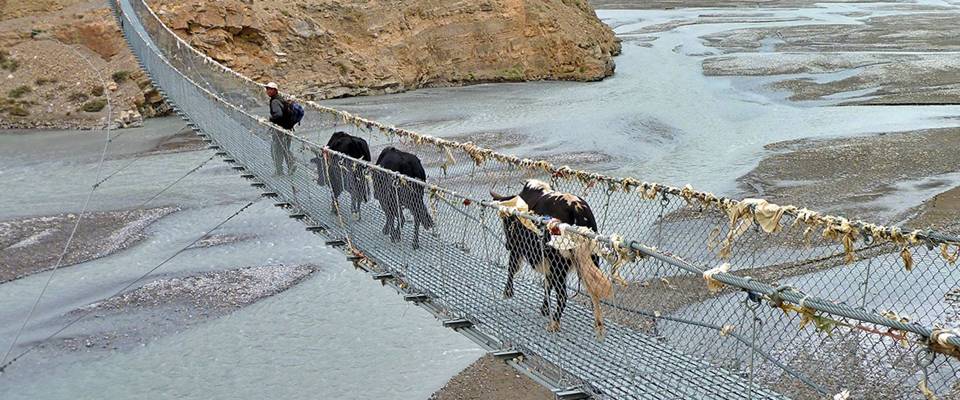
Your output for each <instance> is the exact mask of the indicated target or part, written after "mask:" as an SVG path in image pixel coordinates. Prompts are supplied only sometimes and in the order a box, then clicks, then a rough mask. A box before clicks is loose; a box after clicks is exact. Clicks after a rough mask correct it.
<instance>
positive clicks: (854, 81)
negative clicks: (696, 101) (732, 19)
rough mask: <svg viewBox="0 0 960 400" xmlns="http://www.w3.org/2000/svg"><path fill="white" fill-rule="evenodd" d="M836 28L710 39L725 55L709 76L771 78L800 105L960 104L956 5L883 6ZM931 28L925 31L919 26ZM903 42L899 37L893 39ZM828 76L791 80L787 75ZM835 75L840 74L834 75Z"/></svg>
mask: <svg viewBox="0 0 960 400" xmlns="http://www.w3.org/2000/svg"><path fill="white" fill-rule="evenodd" d="M875 10H876V11H877V12H881V13H882V12H903V13H897V14H895V15H880V16H868V15H859V14H847V15H846V16H847V17H849V19H848V20H846V21H844V23H836V24H829V23H827V24H824V23H818V24H809V25H798V26H784V27H755V28H744V29H735V30H728V31H723V32H720V33H716V34H713V35H708V36H705V37H704V38H703V39H704V40H705V41H706V43H707V44H708V45H709V46H710V47H713V48H717V49H719V50H720V51H722V52H723V53H729V54H728V55H722V56H717V57H712V58H707V59H705V60H704V62H703V68H704V73H705V74H706V75H708V76H769V77H771V79H774V81H773V82H771V83H769V84H768V85H767V86H768V88H770V89H774V90H783V91H787V92H789V93H790V96H789V99H790V100H794V101H811V100H812V101H831V102H835V104H840V105H854V104H861V105H909V104H957V103H960V84H957V82H958V79H960V65H957V63H956V52H957V51H960V34H958V32H957V30H956V29H953V27H954V26H956V25H957V24H958V23H960V13H958V12H957V10H956V9H955V8H951V7H945V6H930V5H910V4H902V5H878V6H876V7H875ZM917 26H923V27H924V29H916V27H917ZM891 38H895V40H891ZM802 73H808V74H827V75H822V76H819V77H818V76H800V77H783V78H779V79H778V77H777V75H783V74H802ZM830 74H833V76H831V75H830Z"/></svg>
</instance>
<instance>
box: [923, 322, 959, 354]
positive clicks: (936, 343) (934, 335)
mask: <svg viewBox="0 0 960 400" xmlns="http://www.w3.org/2000/svg"><path fill="white" fill-rule="evenodd" d="M955 338H960V328H951V329H946V328H934V329H933V331H932V332H931V333H930V341H929V345H930V349H931V350H933V351H935V352H937V353H941V354H946V355H949V356H952V357H958V358H960V349H958V348H957V347H956V346H954V345H953V344H951V343H950V339H955Z"/></svg>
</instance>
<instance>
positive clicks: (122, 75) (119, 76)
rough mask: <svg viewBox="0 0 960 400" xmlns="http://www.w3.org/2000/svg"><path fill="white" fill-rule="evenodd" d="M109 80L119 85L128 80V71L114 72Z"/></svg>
mask: <svg viewBox="0 0 960 400" xmlns="http://www.w3.org/2000/svg"><path fill="white" fill-rule="evenodd" d="M111 78H113V81H114V82H116V83H117V84H121V83H123V82H126V81H127V79H129V78H130V71H117V72H114V73H113V75H112V76H111Z"/></svg>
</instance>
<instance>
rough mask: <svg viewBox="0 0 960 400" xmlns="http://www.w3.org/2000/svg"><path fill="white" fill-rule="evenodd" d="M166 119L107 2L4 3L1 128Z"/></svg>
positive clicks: (0, 2) (0, 5)
mask: <svg viewBox="0 0 960 400" xmlns="http://www.w3.org/2000/svg"><path fill="white" fill-rule="evenodd" d="M107 99H109V100H110V103H111V104H112V107H107ZM108 110H109V111H112V113H108ZM166 111H167V107H166V105H164V104H163V99H162V97H161V96H160V94H159V93H158V92H157V91H156V90H155V89H154V88H153V86H152V85H151V83H150V79H149V78H147V76H146V74H144V73H143V72H142V71H140V69H139V66H138V65H137V63H136V60H135V59H134V58H133V54H132V53H131V52H130V50H129V49H127V45H126V43H125V42H124V40H123V37H122V36H121V34H120V30H119V28H118V27H117V24H116V23H115V22H114V19H113V16H112V14H111V12H110V10H109V9H108V7H107V3H106V2H104V1H102V0H0V128H11V127H13V128H38V127H45V128H102V127H104V126H105V125H106V124H107V123H112V124H113V125H114V126H129V125H137V124H139V123H140V122H142V118H143V117H144V116H153V115H157V114H158V113H164V112H166ZM108 114H109V118H110V119H109V120H107V118H108Z"/></svg>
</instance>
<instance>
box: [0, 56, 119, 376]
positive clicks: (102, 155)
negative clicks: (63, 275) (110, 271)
mask: <svg viewBox="0 0 960 400" xmlns="http://www.w3.org/2000/svg"><path fill="white" fill-rule="evenodd" d="M56 42H57V43H59V44H60V45H61V46H64V47H66V48H68V49H70V50H71V51H73V52H74V54H76V55H77V56H78V57H80V58H81V59H83V61H84V62H86V63H87V66H89V67H90V69H91V70H93V71H94V72H95V73H96V74H97V78H98V79H99V80H100V86H101V87H102V88H106V87H107V85H106V81H105V80H104V79H103V74H102V73H101V71H100V70H99V69H98V68H96V66H94V65H93V62H92V61H90V59H88V58H87V57H85V56H84V55H83V54H81V53H80V51H78V50H77V49H75V48H73V47H71V46H67V45H66V44H64V43H63V42H60V41H59V40H56ZM107 93H109V91H108V92H107ZM106 99H107V120H106V122H105V125H106V126H104V129H105V131H106V132H105V133H106V140H105V141H104V143H103V150H102V151H101V152H100V161H98V162H97V173H96V179H95V181H96V182H97V183H95V184H94V185H93V186H91V187H90V192H89V193H88V194H87V198H86V199H85V200H84V201H83V206H82V207H81V208H80V213H79V214H77V221H76V222H75V223H74V224H73V229H72V230H71V231H70V236H68V237H67V241H66V242H65V243H64V244H63V250H62V251H61V252H60V255H59V256H58V257H57V262H56V263H55V264H54V266H53V269H52V270H51V271H50V275H48V276H47V281H46V282H44V284H43V288H42V289H40V295H38V296H37V300H36V301H34V302H33V305H32V306H30V311H29V312H27V316H26V318H24V319H23V324H21V325H20V328H19V329H17V334H16V335H14V337H13V341H12V342H11V343H10V347H9V348H7V351H6V352H4V353H3V358H2V359H0V364H2V363H5V362H6V361H7V357H9V356H10V353H11V352H12V351H13V349H14V347H16V346H17V342H19V341H20V336H21V335H23V330H24V329H26V327H27V324H29V323H30V319H31V318H33V314H34V313H35V312H36V311H37V306H38V305H39V304H40V299H42V298H43V295H44V294H46V292H47V289H48V288H49V287H50V282H52V281H53V277H54V276H55V275H56V274H57V270H58V269H59V268H60V265H61V264H62V263H63V259H64V257H66V254H67V250H68V249H69V248H70V244H71V243H73V238H74V237H75V236H76V234H77V230H78V229H79V228H80V221H82V220H83V216H84V215H85V214H86V212H87V208H88V207H89V206H90V200H91V199H92V198H93V193H94V192H95V191H96V190H97V187H99V186H100V183H101V182H99V181H100V174H101V173H103V160H104V159H106V157H107V149H108V148H109V147H110V142H112V141H113V139H112V138H111V137H110V133H111V126H110V122H111V121H112V120H113V102H112V101H111V99H110V95H109V94H107V95H106Z"/></svg>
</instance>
